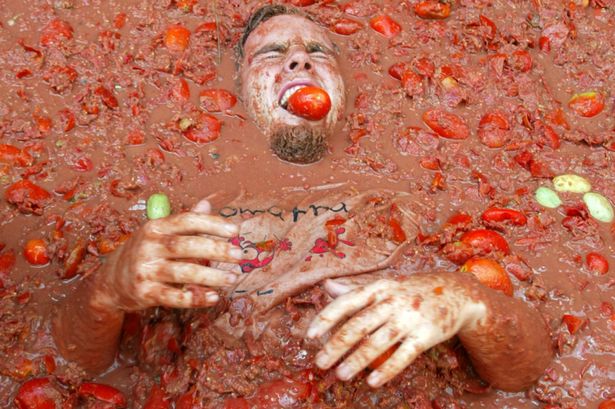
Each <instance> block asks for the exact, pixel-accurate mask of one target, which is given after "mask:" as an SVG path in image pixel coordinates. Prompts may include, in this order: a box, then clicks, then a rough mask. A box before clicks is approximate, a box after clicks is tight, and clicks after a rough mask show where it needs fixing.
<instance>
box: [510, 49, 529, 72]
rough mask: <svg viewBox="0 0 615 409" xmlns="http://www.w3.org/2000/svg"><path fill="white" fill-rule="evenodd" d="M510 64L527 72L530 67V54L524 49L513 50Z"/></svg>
mask: <svg viewBox="0 0 615 409" xmlns="http://www.w3.org/2000/svg"><path fill="white" fill-rule="evenodd" d="M510 65H511V66H512V67H513V68H514V69H516V70H519V71H521V72H528V71H529V70H531V69H532V56H531V55H530V53H529V52H527V51H526V50H517V51H514V52H513V53H512V61H511V64H510Z"/></svg>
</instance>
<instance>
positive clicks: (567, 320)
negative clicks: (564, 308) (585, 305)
mask: <svg viewBox="0 0 615 409" xmlns="http://www.w3.org/2000/svg"><path fill="white" fill-rule="evenodd" d="M562 322H563V323H564V324H566V327H567V328H568V332H570V334H573V335H574V334H575V333H576V332H577V331H578V330H579V329H580V328H581V327H582V326H583V324H584V323H585V320H584V319H583V318H580V317H577V316H575V315H572V314H564V315H563V316H562Z"/></svg>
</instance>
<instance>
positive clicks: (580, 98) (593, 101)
mask: <svg viewBox="0 0 615 409" xmlns="http://www.w3.org/2000/svg"><path fill="white" fill-rule="evenodd" d="M568 107H569V108H570V109H572V110H573V111H574V112H575V113H576V114H577V115H580V116H582V117H585V118H591V117H594V116H596V115H598V114H599V113H600V112H602V110H603V109H604V96H603V95H602V94H600V93H598V92H594V91H590V92H583V93H580V94H574V95H573V96H572V98H570V100H569V101H568Z"/></svg>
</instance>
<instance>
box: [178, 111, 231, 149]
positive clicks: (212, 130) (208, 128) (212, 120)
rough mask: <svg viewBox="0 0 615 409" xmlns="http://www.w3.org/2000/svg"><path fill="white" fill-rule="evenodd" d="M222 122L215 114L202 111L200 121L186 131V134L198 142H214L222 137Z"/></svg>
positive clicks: (188, 137)
mask: <svg viewBox="0 0 615 409" xmlns="http://www.w3.org/2000/svg"><path fill="white" fill-rule="evenodd" d="M220 129H222V123H221V122H220V121H219V120H218V118H216V117H215V116H213V115H209V114H205V113H202V114H201V115H200V116H199V120H198V122H197V123H196V124H195V125H194V126H191V127H190V128H188V129H187V130H186V131H185V132H184V136H185V137H186V138H187V139H189V140H191V141H192V142H196V143H209V142H213V141H215V140H216V139H218V138H219V137H220Z"/></svg>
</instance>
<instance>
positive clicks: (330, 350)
mask: <svg viewBox="0 0 615 409" xmlns="http://www.w3.org/2000/svg"><path fill="white" fill-rule="evenodd" d="M392 312H393V308H392V306H391V304H389V303H380V304H376V305H374V306H372V307H369V308H366V309H364V310H363V311H361V312H360V313H358V314H357V315H355V316H354V317H352V318H351V319H350V320H349V321H348V322H347V323H345V324H344V325H343V326H342V328H340V329H339V330H338V331H337V332H336V333H335V334H334V335H333V336H332V337H331V338H330V339H329V340H328V341H327V343H326V344H325V346H324V347H323V348H322V350H321V351H320V352H319V353H318V355H317V356H316V365H317V366H318V367H319V368H321V369H329V368H330V367H331V366H333V364H334V363H336V362H337V361H338V360H339V359H340V358H341V357H342V356H343V355H344V354H345V353H346V352H348V350H349V349H351V348H352V347H353V346H354V345H355V344H356V343H357V342H359V341H361V340H362V339H363V338H364V337H365V336H366V335H369V334H371V333H372V332H373V331H374V330H375V329H376V328H378V327H380V326H381V325H382V324H384V323H385V322H386V321H387V319H388V318H389V317H390V316H391V313H392Z"/></svg>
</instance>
